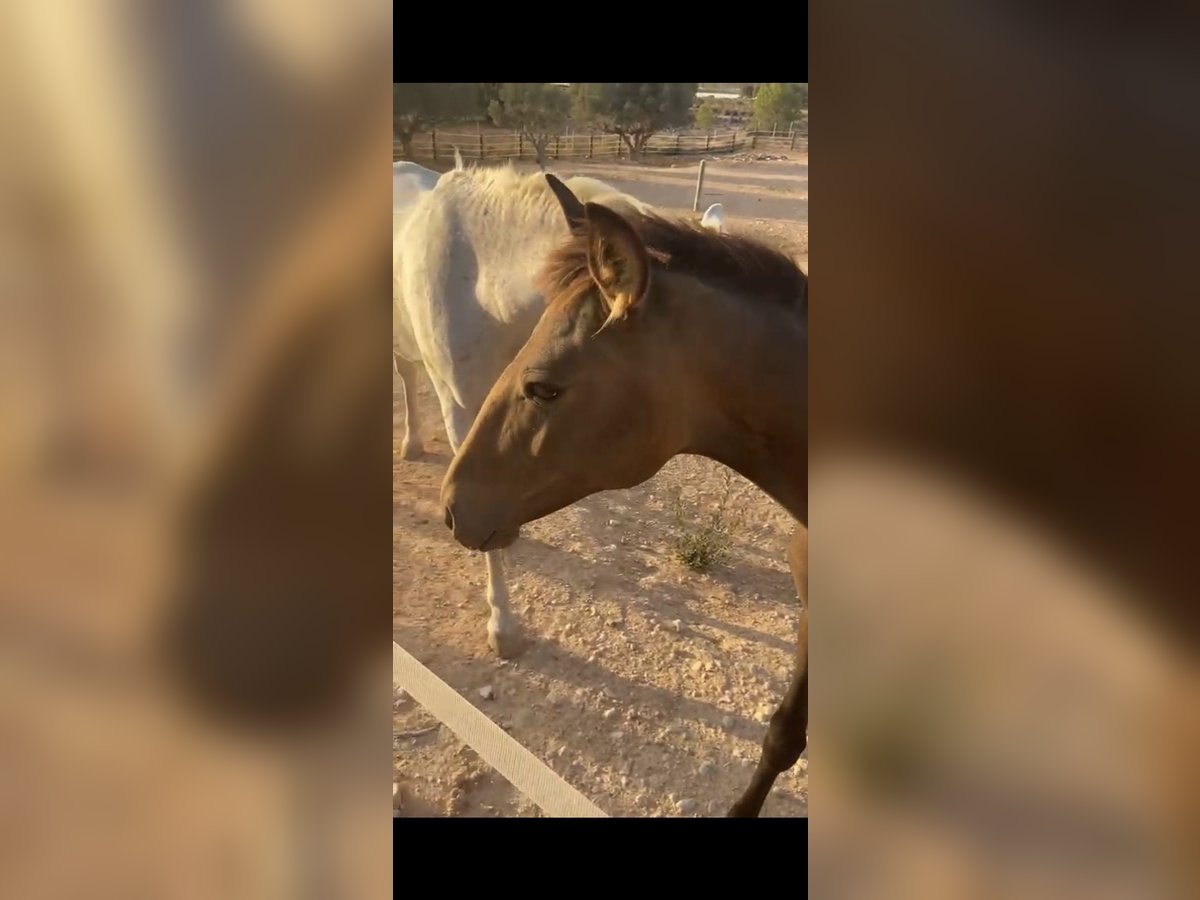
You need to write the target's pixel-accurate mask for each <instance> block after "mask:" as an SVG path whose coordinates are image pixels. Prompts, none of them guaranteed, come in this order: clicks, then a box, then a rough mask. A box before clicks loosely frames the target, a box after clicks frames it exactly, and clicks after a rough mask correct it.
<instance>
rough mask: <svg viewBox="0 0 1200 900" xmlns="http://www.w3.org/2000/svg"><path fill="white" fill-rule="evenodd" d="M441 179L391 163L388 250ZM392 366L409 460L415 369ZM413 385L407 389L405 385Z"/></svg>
mask: <svg viewBox="0 0 1200 900" xmlns="http://www.w3.org/2000/svg"><path fill="white" fill-rule="evenodd" d="M454 161H455V165H456V166H457V167H458V168H460V169H461V168H462V156H460V155H459V152H458V150H457V149H456V150H455V151H454ZM440 177H441V176H440V175H439V174H438V173H437V172H434V171H433V170H432V169H426V168H425V167H424V166H419V165H417V164H416V163H414V162H406V161H404V160H401V161H399V162H393V163H392V247H393V250H394V248H395V243H396V236H397V235H398V234H399V233H400V228H401V226H402V225H403V224H404V223H405V222H406V221H408V217H409V214H410V213H412V209H413V207H414V206H415V205H416V202H417V200H418V199H420V197H421V195H422V194H423V193H425V192H426V191H430V190H433V186H434V185H435V184H437V183H438V178H440ZM394 257H395V254H394V253H393V260H392V300H393V303H394V302H395V298H396V281H397V276H398V271H397V269H396V263H395V258H394ZM398 318H399V317H398V316H396V315H393V316H392V346H393V347H395V346H397V345H398V343H399V339H398V337H397V335H396V323H397V320H398ZM392 362H393V364H394V366H395V371H396V374H398V375H399V376H400V382H401V384H402V385H403V386H404V389H405V434H404V443H403V445H402V446H401V452H402V453H403V455H404V458H405V459H413V458H414V457H413V455H412V452H413V451H412V447H413V446H414V445H413V436H412V434H411V425H412V422H413V419H414V417H415V415H416V413H415V410H416V394H415V393H410V391H415V385H416V368H415V367H414V366H413V364H412V363H411V362H409V361H408V360H407V359H405V358H403V357H401V356H400V355H399V354H397V353H396V351H395V350H393V351H392ZM410 384H411V385H413V386H414V387H413V388H409V387H408V385H410ZM420 446H421V444H420V440H417V441H416V442H415V447H416V453H417V455H420Z"/></svg>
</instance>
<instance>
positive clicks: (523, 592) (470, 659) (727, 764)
mask: <svg viewBox="0 0 1200 900" xmlns="http://www.w3.org/2000/svg"><path fill="white" fill-rule="evenodd" d="M735 165H736V164H735ZM600 168H605V167H587V171H589V173H594V172H596V170H597V169H600ZM611 168H613V169H614V170H619V172H620V174H621V179H616V178H612V177H611V176H606V175H605V174H599V175H597V177H601V178H606V180H611V181H614V182H615V183H618V184H619V185H620V186H621V187H623V188H625V189H626V190H631V191H632V192H633V193H635V194H636V195H637V196H639V197H642V198H644V199H646V200H648V201H650V202H655V196H656V195H655V194H654V193H653V191H655V190H659V191H671V190H676V189H677V187H676V185H675V184H674V183H673V180H672V179H673V177H674V176H673V175H672V171H671V170H669V169H668V170H662V169H656V170H649V171H647V170H636V169H633V168H632V167H629V166H614V167H611ZM742 168H745V169H747V170H748V171H749V174H748V175H747V176H746V177H745V179H744V181H745V184H748V185H751V186H752V187H751V188H750V190H751V191H753V190H757V188H754V187H753V185H755V184H758V183H760V182H762V181H769V180H771V179H773V178H776V177H784V178H786V177H790V175H789V171H788V169H787V164H785V163H759V164H754V163H751V164H743V165H742ZM805 169H806V166H805ZM564 171H566V172H567V173H568V174H570V173H571V172H572V171H584V168H583V167H578V168H571V169H566V168H565V167H564ZM776 171H778V172H779V175H775V174H773V173H774V172H776ZM664 172H665V173H666V174H665V175H664V174H663V173H664ZM791 174H793V175H794V173H791ZM693 177H694V175H693ZM643 179H645V180H643ZM756 179H758V180H756ZM622 180H623V181H625V182H626V183H621V182H622ZM675 180H678V179H675ZM716 183H718V184H723V183H724V181H718V182H716ZM656 185H657V187H656ZM690 190H694V182H693V187H692V188H691V189H690ZM745 192H746V189H745V188H739V191H738V194H739V196H740V195H741V194H743V193H745ZM747 196H751V195H749V194H748V195H747ZM708 202H715V200H708ZM721 202H726V200H725V199H724V198H722V201H721ZM751 202H753V201H752V199H751ZM674 205H684V204H674ZM705 205H707V204H706V203H702V208H703V206H705ZM726 205H727V209H729V206H730V204H729V203H727V202H726ZM690 206H691V203H690V193H689V196H688V199H687V203H686V205H685V208H686V209H687V210H690ZM792 216H793V218H792V220H791V221H788V220H783V219H771V218H765V217H758V218H751V217H747V216H742V215H738V214H735V215H734V216H731V218H730V219H729V220H728V221H729V225H730V227H731V229H732V230H735V231H744V232H749V233H754V234H758V235H760V236H761V237H763V238H764V239H765V240H768V241H772V242H774V243H777V244H778V245H780V246H781V247H783V248H785V249H787V250H788V251H789V252H791V253H793V254H795V255H797V256H799V257H800V258H801V261H802V262H803V263H804V264H805V265H807V251H808V246H807V223H806V221H805V220H806V219H807V210H806V209H801V208H799V207H793V209H792ZM397 388H398V382H397ZM419 402H420V404H421V410H422V412H423V413H424V421H425V422H426V423H427V425H426V435H425V444H426V456H425V457H424V458H423V459H421V460H419V461H417V462H406V461H405V460H403V459H401V458H400V456H399V445H400V432H399V430H397V431H396V433H395V436H394V443H393V454H394V464H393V472H394V477H393V495H392V496H393V541H394V551H393V563H392V566H393V585H394V589H393V590H394V593H393V597H394V600H393V604H394V612H393V635H394V638H395V640H396V641H397V642H398V643H399V644H400V645H401V646H403V647H405V648H406V649H407V650H408V651H409V652H411V653H412V654H413V655H414V656H416V657H417V658H418V659H419V660H421V662H422V663H424V664H425V665H427V666H428V667H429V668H430V669H431V670H432V671H433V672H435V673H436V674H437V675H438V676H439V677H441V678H442V679H443V680H444V681H446V682H447V683H448V684H450V685H452V686H453V687H454V688H455V689H457V690H458V691H459V692H460V693H461V694H462V695H463V696H465V697H466V698H467V699H469V700H470V701H471V702H472V703H473V704H474V705H475V706H476V707H478V708H479V709H481V710H483V711H484V712H485V713H486V714H487V715H488V716H489V717H490V718H491V719H493V720H494V721H496V722H497V723H499V724H500V725H501V726H502V727H504V728H505V729H506V730H507V731H508V732H509V733H510V734H511V735H512V736H513V737H514V738H516V739H517V740H518V741H520V742H521V744H523V745H524V746H525V747H527V748H528V749H529V750H530V751H532V752H533V753H534V754H535V755H537V756H538V757H540V758H541V759H543V760H544V761H545V762H546V763H547V764H548V765H550V766H551V767H552V768H553V769H554V770H555V771H557V772H558V773H559V774H560V775H562V776H563V777H564V778H565V779H566V780H567V781H568V782H569V783H570V784H572V785H573V786H574V787H575V788H576V789H578V790H579V791H580V792H582V793H583V794H584V795H585V796H587V797H588V798H589V799H591V800H592V801H593V802H595V803H596V804H597V805H598V806H600V807H601V808H602V809H603V810H604V811H605V812H607V813H609V814H610V815H613V816H647V815H665V816H676V815H691V816H694V815H724V814H725V812H726V810H727V809H728V807H729V806H730V805H731V804H732V803H733V802H734V801H735V800H736V799H737V798H738V796H739V795H740V793H741V791H742V790H744V789H745V787H746V785H747V784H748V783H749V778H750V775H751V773H752V772H753V770H754V767H755V765H756V764H757V761H758V758H759V753H760V748H761V743H762V739H763V736H764V735H765V731H766V729H765V723H766V721H767V720H768V718H769V716H770V715H771V713H772V712H774V710H775V708H776V706H777V705H778V703H779V700H780V699H781V698H782V696H783V694H784V691H785V690H786V687H787V684H788V680H789V678H790V674H791V673H790V662H791V653H792V648H793V647H794V640H795V628H796V617H797V612H798V609H799V601H798V600H797V598H796V594H795V588H794V586H793V583H792V580H791V576H790V574H789V572H788V568H787V561H786V556H787V554H786V551H787V542H788V538H789V536H790V534H791V529H792V523H791V520H790V518H789V517H788V515H787V514H786V513H785V512H784V511H783V510H782V509H781V508H780V507H779V506H778V505H777V504H775V503H774V502H773V501H772V500H770V499H769V498H767V497H766V496H765V495H764V494H763V493H762V492H761V491H759V490H758V488H756V487H755V486H754V485H752V484H750V483H749V482H747V481H745V480H744V479H742V478H741V477H740V476H737V475H733V474H732V473H729V474H728V475H727V474H726V473H727V471H728V470H725V469H724V468H723V467H721V466H719V465H718V464H716V463H714V462H711V461H709V460H706V459H702V458H699V457H690V456H688V457H676V458H675V459H673V460H672V461H671V462H670V463H668V464H667V466H666V467H665V468H664V469H663V470H662V471H661V472H659V474H658V475H657V476H655V477H654V478H653V479H651V480H650V481H648V482H646V483H645V484H643V485H641V486H640V487H638V488H635V489H633V490H629V491H617V492H610V493H605V494H600V495H596V496H594V497H590V498H588V499H586V500H584V501H582V502H580V503H578V504H575V505H574V506H572V507H569V508H568V509H565V510H562V511H560V512H558V513H555V514H554V515H551V516H548V517H546V518H544V519H542V520H540V521H538V522H534V523H532V524H531V525H528V526H526V528H525V530H524V532H523V537H522V539H521V540H520V541H519V542H518V543H517V544H516V545H515V546H514V547H513V548H512V550H511V551H510V552H509V555H508V560H507V563H506V570H507V575H508V583H509V588H510V590H511V592H512V597H513V609H514V612H515V613H516V614H517V617H518V618H519V620H520V622H521V624H522V627H523V629H524V634H525V638H526V649H525V651H524V653H523V655H521V656H520V657H519V658H518V659H516V660H514V661H511V662H504V661H500V660H498V659H497V658H496V657H495V656H494V655H493V654H492V653H491V651H490V650H489V649H488V647H487V640H486V625H487V605H486V600H485V597H484V583H485V581H484V576H485V571H484V565H483V558H482V556H481V555H479V554H474V553H471V552H469V551H467V550H465V549H463V548H462V547H460V546H459V545H458V544H456V543H455V542H454V540H453V538H452V537H451V535H450V532H449V531H448V530H447V529H446V527H445V526H444V525H443V524H442V516H441V514H440V512H439V509H438V494H439V491H440V487H441V481H442V477H443V475H444V474H445V471H446V467H447V465H448V464H449V461H450V456H451V454H450V447H449V444H448V443H447V441H446V436H445V431H444V429H443V428H442V425H441V417H440V415H439V413H438V408H437V403H436V399H435V398H434V396H433V393H432V389H431V388H430V386H429V384H428V383H427V382H423V383H422V385H421V387H420V394H419ZM393 414H394V417H395V421H396V423H397V425H398V424H399V423H400V422H401V421H402V419H401V418H400V417H401V416H402V415H403V400H402V399H401V397H400V394H399V392H398V390H397V391H395V392H394V393H393ZM435 428H436V431H435V430H434V429H435ZM727 478H732V480H733V492H732V496H731V499H730V501H729V504H728V507H727V515H728V516H730V517H731V518H734V519H736V520H738V521H739V522H740V524H739V525H738V526H737V530H736V532H735V536H734V541H733V546H732V548H731V552H730V554H729V557H728V558H727V560H726V561H725V562H724V563H723V564H721V565H718V566H716V567H715V568H713V569H711V570H709V571H707V572H705V573H696V572H693V571H691V570H689V569H688V568H686V567H685V566H684V565H683V564H682V563H680V562H679V561H678V560H677V559H676V558H675V554H674V550H673V538H674V536H675V535H676V534H677V533H678V532H679V529H680V528H681V527H682V528H694V527H695V524H694V523H695V522H696V521H698V520H699V519H701V518H702V517H703V516H705V515H707V513H708V511H709V510H710V509H711V508H712V507H713V505H714V504H715V503H716V501H717V500H719V498H720V497H721V495H722V493H723V492H724V491H725V486H726V479H727ZM677 492H678V493H679V494H680V495H681V497H682V499H681V501H680V502H681V503H682V508H683V509H684V510H685V514H684V517H683V520H684V524H683V525H682V526H681V524H680V520H679V518H678V517H677V515H676V510H675V505H674V497H675V496H676V493H677ZM485 694H486V695H487V697H488V698H487V699H485V696H484V695H485ZM394 732H395V737H394V741H393V751H394V752H393V756H394V769H395V777H396V781H397V783H398V785H399V804H400V806H399V809H398V814H399V815H401V816H430V815H434V816H442V815H455V816H534V815H540V811H539V810H538V809H537V808H536V807H535V806H534V805H533V804H532V803H530V802H529V801H528V800H526V799H525V798H524V797H523V796H522V795H521V794H520V793H519V792H518V791H516V790H515V789H514V788H513V787H512V786H511V785H510V784H509V783H508V782H507V781H506V780H505V779H504V778H503V777H502V776H500V775H499V774H497V773H496V772H495V771H494V770H492V769H491V767H490V766H488V765H487V764H486V763H484V762H483V761H482V760H481V759H480V758H479V757H478V756H477V755H476V754H475V752H474V751H473V750H471V749H470V748H468V747H466V746H465V745H463V744H462V743H461V742H460V741H459V740H458V739H457V738H456V737H455V736H454V735H453V734H452V733H451V732H449V730H448V729H446V728H444V727H442V726H440V725H438V723H437V720H436V719H435V718H434V717H433V716H432V715H430V714H429V713H427V712H426V711H425V710H423V709H422V708H421V707H420V706H418V705H417V704H416V703H415V701H413V700H412V699H411V698H409V697H407V696H405V695H403V694H400V695H398V697H397V699H396V703H395V711H394ZM763 815H765V816H803V815H807V760H803V759H802V760H801V762H800V764H799V765H797V766H796V767H794V768H793V770H792V771H790V772H788V773H785V774H784V775H783V776H782V777H781V778H780V779H779V781H778V782H777V783H776V787H775V789H774V791H773V792H772V794H771V796H770V797H769V798H768V800H767V803H766V806H765V808H764V810H763Z"/></svg>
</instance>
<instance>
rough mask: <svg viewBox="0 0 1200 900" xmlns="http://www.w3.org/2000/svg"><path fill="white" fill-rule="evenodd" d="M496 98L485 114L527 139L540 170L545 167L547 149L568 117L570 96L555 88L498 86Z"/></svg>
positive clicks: (564, 90) (523, 85)
mask: <svg viewBox="0 0 1200 900" xmlns="http://www.w3.org/2000/svg"><path fill="white" fill-rule="evenodd" d="M498 93H499V95H498V97H497V99H495V100H492V101H491V103H490V104H489V105H488V114H489V115H490V116H491V119H492V121H493V122H495V123H496V124H497V125H499V126H500V127H501V128H512V129H513V130H514V131H519V132H521V133H522V134H523V135H525V137H527V138H529V141H530V143H532V144H533V149H534V152H535V153H536V154H537V161H538V165H539V166H543V167H544V166H545V165H546V158H545V153H546V145H547V144H549V143H550V139H551V138H553V137H554V136H556V135H558V134H560V133H561V132H562V130H563V128H564V127H565V126H566V124H567V119H568V118H569V117H570V114H571V96H570V94H568V93H567V91H566V89H564V88H562V87H559V86H558V85H554V84H547V83H544V82H543V83H532V84H509V83H505V84H501V85H499V92H498Z"/></svg>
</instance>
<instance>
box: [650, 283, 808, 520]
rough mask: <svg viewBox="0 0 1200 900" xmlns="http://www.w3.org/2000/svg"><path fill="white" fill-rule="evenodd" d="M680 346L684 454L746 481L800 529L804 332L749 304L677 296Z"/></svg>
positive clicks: (781, 313) (777, 313) (801, 323)
mask: <svg viewBox="0 0 1200 900" xmlns="http://www.w3.org/2000/svg"><path fill="white" fill-rule="evenodd" d="M673 305H674V306H675V307H676V308H675V309H673V310H672V311H671V312H672V318H673V319H675V320H676V326H677V327H675V328H674V329H672V331H673V334H671V335H669V336H668V337H669V339H670V340H672V341H676V342H680V343H679V344H678V346H680V347H681V349H682V351H683V353H682V357H681V359H682V363H681V365H682V368H683V369H684V370H685V379H686V380H685V382H684V384H685V385H686V388H685V390H687V391H688V395H689V407H690V408H691V409H692V410H693V413H692V414H691V415H690V417H689V422H688V428H689V433H688V440H687V446H686V447H685V448H684V450H683V451H682V452H685V453H696V454H699V455H701V456H707V457H709V458H711V459H715V460H717V461H718V462H721V463H724V464H725V465H727V466H729V467H730V468H731V469H734V470H735V471H737V472H738V473H740V474H741V475H743V476H745V477H746V478H748V479H749V480H750V481H752V482H754V483H755V484H756V485H758V486H759V487H760V488H762V490H763V491H765V492H766V493H767V494H769V495H770V496H771V497H773V498H774V499H775V500H777V501H778V502H779V503H780V504H781V505H782V506H783V507H784V508H785V509H787V510H788V512H790V513H791V514H792V515H793V516H795V517H796V518H797V519H798V520H800V521H801V522H802V523H805V524H807V522H808V324H807V321H806V320H804V319H802V318H800V317H799V316H798V315H796V314H795V313H794V312H792V311H790V310H786V309H784V308H782V307H779V306H773V305H771V304H769V303H765V302H760V301H757V300H755V299H745V298H737V297H731V296H729V295H726V294H716V293H713V294H711V295H709V296H706V297H703V298H695V297H690V298H689V297H683V298H681V299H680V300H679V301H678V302H677V303H676V304H673Z"/></svg>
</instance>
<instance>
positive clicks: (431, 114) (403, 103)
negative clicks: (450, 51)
mask: <svg viewBox="0 0 1200 900" xmlns="http://www.w3.org/2000/svg"><path fill="white" fill-rule="evenodd" d="M484 87H485V86H484V85H481V84H477V83H473V82H462V83H460V82H432V83H431V82H423V83H413V84H409V83H395V82H393V84H392V134H393V135H394V136H395V137H396V138H397V139H398V140H399V141H400V144H401V147H402V148H403V153H404V156H405V157H406V158H408V159H412V139H413V136H414V135H415V134H416V133H417V132H418V131H421V130H422V129H424V128H427V127H429V126H430V125H436V124H438V123H440V122H448V121H454V120H456V119H468V118H471V117H473V116H478V115H479V114H480V113H481V112H482V111H483V110H482V109H481V107H480V103H481V102H482V98H483V88H484Z"/></svg>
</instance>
